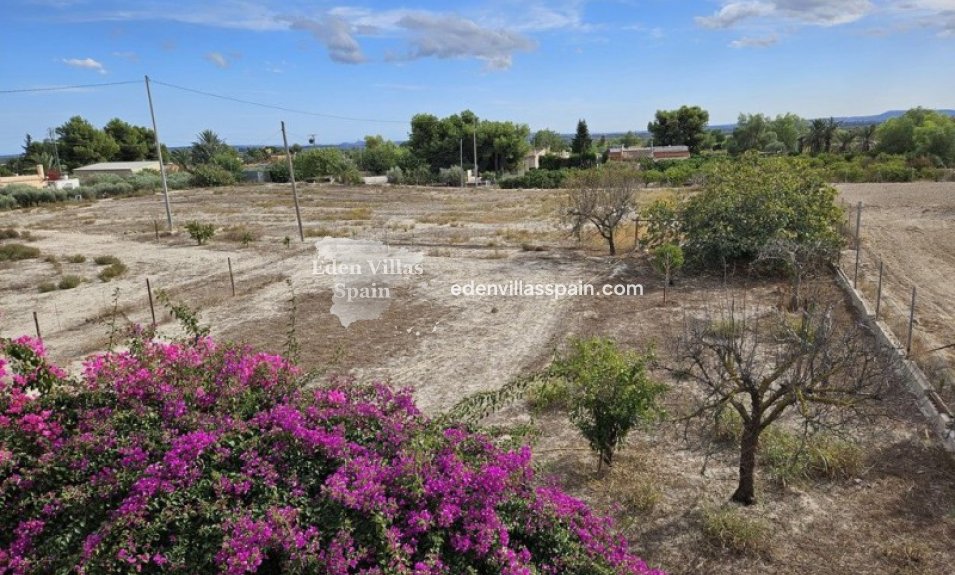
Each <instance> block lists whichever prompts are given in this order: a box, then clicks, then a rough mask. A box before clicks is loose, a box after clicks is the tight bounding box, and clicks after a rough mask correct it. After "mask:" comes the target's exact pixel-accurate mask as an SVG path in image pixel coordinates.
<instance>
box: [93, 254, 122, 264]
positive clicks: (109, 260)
mask: <svg viewBox="0 0 955 575" xmlns="http://www.w3.org/2000/svg"><path fill="white" fill-rule="evenodd" d="M93 261H94V262H95V263H96V265H98V266H110V265H113V264H118V263H121V262H120V260H119V258H118V257H116V256H96V257H95V258H93Z"/></svg>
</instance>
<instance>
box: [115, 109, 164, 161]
mask: <svg viewBox="0 0 955 575" xmlns="http://www.w3.org/2000/svg"><path fill="white" fill-rule="evenodd" d="M103 131H104V132H106V134H107V135H109V137H111V138H112V139H113V140H114V141H115V142H116V143H117V144H118V145H119V151H118V152H117V153H116V155H115V156H114V157H113V158H112V159H113V160H118V161H123V162H134V161H139V160H146V159H155V158H156V144H155V137H154V136H153V131H152V130H150V129H148V128H144V127H142V126H133V125H132V124H129V123H127V122H124V121H122V120H120V119H119V118H113V119H112V120H110V121H109V122H108V123H107V124H106V126H105V127H104V128H103ZM164 158H165V156H164Z"/></svg>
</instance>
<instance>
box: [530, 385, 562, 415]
mask: <svg viewBox="0 0 955 575" xmlns="http://www.w3.org/2000/svg"><path fill="white" fill-rule="evenodd" d="M526 399H527V405H528V406H529V407H530V409H531V411H533V412H535V413H545V412H549V411H562V410H565V409H569V408H570V387H569V386H568V385H567V382H566V381H565V380H563V379H556V378H552V379H547V380H544V381H543V382H541V383H539V384H537V385H535V386H534V387H532V388H530V389H529V390H528V391H527V396H526Z"/></svg>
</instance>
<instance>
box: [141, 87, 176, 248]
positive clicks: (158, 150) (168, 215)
mask: <svg viewBox="0 0 955 575" xmlns="http://www.w3.org/2000/svg"><path fill="white" fill-rule="evenodd" d="M146 98H148V99H149V115H150V117H152V119H153V136H155V137H156V156H157V157H158V158H159V175H160V176H162V197H163V201H164V202H165V204H166V225H167V226H168V227H169V231H172V208H170V207H169V184H168V183H167V182H166V164H165V163H164V162H163V159H162V144H160V143H159V128H157V127H156V112H155V111H153V93H152V91H151V90H150V89H149V76H146Z"/></svg>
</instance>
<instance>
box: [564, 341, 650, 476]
mask: <svg viewBox="0 0 955 575" xmlns="http://www.w3.org/2000/svg"><path fill="white" fill-rule="evenodd" d="M651 357H652V356H651V355H649V354H647V355H639V354H636V353H632V352H625V351H621V350H620V349H618V347H617V345H616V344H615V343H614V342H613V341H612V340H609V339H601V338H593V339H586V340H574V341H572V342H571V344H570V351H569V353H567V354H564V355H558V356H557V357H556V358H555V359H554V362H553V364H552V365H551V367H550V370H549V373H550V374H551V375H553V376H555V377H558V378H561V379H563V380H564V381H566V382H567V384H568V385H569V386H570V404H571V414H570V419H571V421H572V422H573V423H574V425H576V426H577V428H578V429H579V430H580V432H581V433H582V434H583V436H584V437H585V438H586V439H587V442H588V443H589V444H590V448H591V449H593V450H594V451H596V452H597V454H598V456H599V464H598V468H599V467H600V466H602V465H603V464H607V465H608V466H609V465H612V463H613V454H614V452H615V451H616V450H617V449H618V448H619V447H620V444H621V443H622V442H623V440H624V439H626V437H627V434H628V433H629V432H630V430H631V429H632V428H633V427H634V426H636V425H637V424H638V423H640V422H641V421H646V420H649V419H652V418H654V417H656V416H658V415H660V414H662V410H661V408H660V407H659V405H658V403H657V401H658V399H659V397H660V396H661V395H662V394H663V393H664V392H665V391H666V386H665V385H663V384H660V383H656V382H654V381H652V380H651V379H650V377H649V375H648V374H647V363H648V362H649V361H650V359H651Z"/></svg>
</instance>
